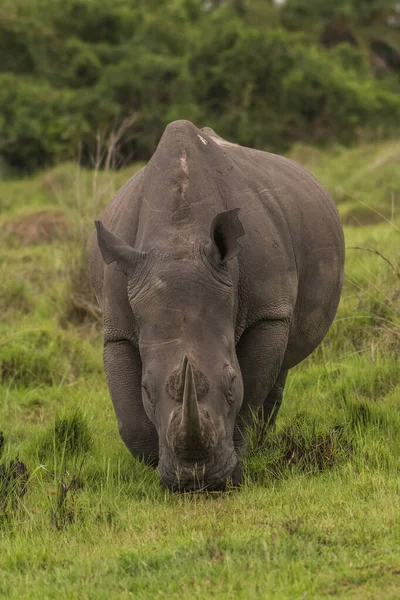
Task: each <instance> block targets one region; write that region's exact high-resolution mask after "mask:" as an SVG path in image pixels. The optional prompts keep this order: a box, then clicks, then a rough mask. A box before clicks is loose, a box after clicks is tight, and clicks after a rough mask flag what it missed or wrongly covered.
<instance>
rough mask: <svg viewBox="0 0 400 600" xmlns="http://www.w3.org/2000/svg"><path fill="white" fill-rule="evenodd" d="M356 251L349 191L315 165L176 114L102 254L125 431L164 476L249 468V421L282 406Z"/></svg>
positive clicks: (217, 475) (100, 227) (98, 262)
mask: <svg viewBox="0 0 400 600" xmlns="http://www.w3.org/2000/svg"><path fill="white" fill-rule="evenodd" d="M343 264H344V241H343V232H342V227H341V224H340V221H339V217H338V214H337V210H336V207H335V205H334V202H333V200H332V198H331V197H330V196H329V194H328V193H327V192H326V190H325V189H324V188H323V187H322V186H321V184H319V182H318V181H317V180H316V179H315V178H314V177H313V176H312V175H311V174H309V173H308V172H307V171H306V170H305V169H303V168H302V167H300V166H299V165H298V164H296V163H295V162H293V161H291V160H289V159H287V158H284V157H281V156H277V155H274V154H269V153H267V152H262V151H259V150H252V149H249V148H244V147H241V146H238V145H236V144H231V143H230V142H227V141H226V140H223V139H222V138H220V137H219V136H218V135H217V134H216V133H215V132H214V131H213V130H212V129H210V128H204V129H198V128H197V127H195V126H194V125H193V124H192V123H190V122H188V121H176V122H173V123H171V124H170V125H168V127H167V128H166V130H165V132H164V134H163V136H162V138H161V140H160V142H159V145H158V147H157V149H156V151H155V153H154V155H153V156H152V158H151V160H150V161H149V163H148V164H147V166H146V167H144V168H143V169H141V170H140V171H139V172H137V173H136V174H135V175H134V176H133V177H132V178H131V179H130V180H129V181H128V182H127V183H126V184H125V185H124V186H123V187H122V188H121V189H120V190H119V192H118V193H117V194H116V196H115V197H114V198H113V199H112V201H111V202H110V204H109V205H108V206H107V207H106V209H105V210H104V212H103V214H102V215H101V217H100V221H97V222H96V232H95V234H94V236H93V240H92V249H91V258H90V268H91V278H92V282H93V286H94V289H95V292H96V296H97V299H98V302H99V304H100V306H101V308H102V311H103V316H104V365H105V371H106V376H107V382H108V386H109V390H110V395H111V398H112V401H113V404H114V408H115V412H116V416H117V421H118V427H119V431H120V434H121V436H122V439H123V441H124V442H125V444H126V446H127V447H128V449H129V450H130V451H131V453H132V454H133V455H134V456H136V457H139V458H142V459H143V460H145V461H146V462H147V463H149V464H153V465H157V466H158V472H159V475H160V480H161V482H162V483H163V484H164V485H166V486H167V487H169V488H171V489H177V490H181V491H186V490H193V489H207V490H214V489H224V487H225V486H226V484H227V482H233V483H234V484H235V483H239V482H240V479H241V463H240V456H241V455H242V454H243V453H244V452H245V448H246V432H247V431H248V427H249V425H251V424H252V423H253V420H254V415H259V419H261V420H266V421H268V423H270V424H272V423H273V422H274V420H275V418H276V415H277V413H278V410H279V407H280V404H281V402H282V395H283V389H284V385H285V381H286V376H287V373H288V370H289V369H290V368H291V367H293V366H295V365H296V364H298V363H299V362H300V361H302V360H304V359H305V358H306V357H307V356H308V355H309V354H310V353H311V352H312V351H313V350H314V349H315V348H316V347H317V346H318V345H319V344H320V342H321V341H322V339H323V338H324V336H325V334H326V333H327V331H328V329H329V327H330V325H331V323H332V321H333V319H334V317H335V314H336V310H337V306H338V302H339V298H340V292H341V287H342V281H343Z"/></svg>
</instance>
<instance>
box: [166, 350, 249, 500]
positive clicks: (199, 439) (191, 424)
mask: <svg viewBox="0 0 400 600" xmlns="http://www.w3.org/2000/svg"><path fill="white" fill-rule="evenodd" d="M182 374H183V376H184V386H183V397H182V406H180V407H178V408H177V409H176V410H175V411H174V412H173V414H172V416H171V419H170V423H169V427H168V431H167V445H166V447H165V448H164V449H163V450H162V451H161V453H160V463H159V467H158V471H159V474H160V478H161V482H162V484H164V485H165V486H167V487H169V488H171V489H176V490H180V491H192V490H195V489H197V490H199V489H204V490H215V489H224V488H225V486H226V483H227V481H232V483H233V484H237V483H239V481H240V479H241V465H240V463H239V460H238V457H237V455H236V453H235V451H234V448H233V444H232V443H229V444H228V443H227V442H226V441H224V440H220V439H219V436H218V432H217V429H216V427H215V425H214V423H213V421H212V419H211V416H210V414H209V412H208V410H207V408H205V407H201V406H200V405H199V402H198V399H197V392H196V383H195V377H194V373H193V368H192V365H191V363H190V361H189V360H188V359H187V358H186V357H185V359H184V364H183V372H182Z"/></svg>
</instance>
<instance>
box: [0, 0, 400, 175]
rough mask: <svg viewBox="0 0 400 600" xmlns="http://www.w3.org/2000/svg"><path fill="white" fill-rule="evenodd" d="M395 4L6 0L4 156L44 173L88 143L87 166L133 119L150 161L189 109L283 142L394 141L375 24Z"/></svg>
mask: <svg viewBox="0 0 400 600" xmlns="http://www.w3.org/2000/svg"><path fill="white" fill-rule="evenodd" d="M391 11H392V12H393V11H394V9H393V10H392V3H391V2H384V1H382V0H363V1H360V0H358V1H357V2H356V1H355V0H351V1H350V0H340V1H338V2H334V3H333V2H331V1H330V0H287V1H286V3H285V4H284V5H282V6H278V5H276V4H274V3H273V2H272V1H271V2H270V1H268V0H247V1H246V0H232V1H225V2H224V1H221V0H219V1H211V0H209V1H206V0H168V1H166V0H102V1H101V2H99V1H98V0H2V3H1V5H0V157H1V159H2V161H3V163H4V164H5V165H8V166H9V167H13V168H18V169H22V170H32V169H35V168H37V167H41V166H43V165H46V164H49V163H52V162H55V161H58V160H62V159H66V158H72V157H75V156H76V155H77V153H78V151H80V156H81V159H82V160H83V162H86V163H87V162H90V159H91V157H92V156H93V155H94V154H95V152H96V144H98V138H97V137H96V134H98V133H101V135H102V139H104V137H106V136H107V135H109V134H110V132H111V131H112V130H115V129H118V127H119V126H120V124H121V123H122V122H123V120H124V119H126V118H127V117H130V118H132V119H133V120H134V124H133V126H132V127H131V128H129V130H127V131H126V134H125V136H123V139H122V140H121V147H120V160H121V162H126V161H128V160H130V159H131V158H134V159H136V160H138V159H147V158H148V157H149V155H150V154H151V153H152V151H153V150H154V148H155V145H156V143H157V141H158V139H159V137H160V135H161V133H162V130H163V128H164V127H165V125H166V123H167V122H169V121H171V120H173V119H177V118H188V119H190V120H193V121H194V122H195V123H196V124H198V125H199V126H203V125H206V124H207V125H210V126H212V127H215V128H216V129H217V130H218V132H219V133H220V134H221V135H222V136H225V137H227V138H231V139H233V140H235V141H237V142H239V143H242V144H247V145H254V146H258V147H261V148H265V149H272V150H277V151H282V150H286V149H287V148H288V147H289V146H290V145H291V144H292V143H293V142H295V141H297V140H302V141H318V142H321V143H324V142H329V141H339V142H341V143H350V142H352V141H354V140H356V139H357V138H359V137H360V134H361V132H362V134H363V135H364V137H365V135H369V136H371V135H372V136H374V137H376V136H380V137H382V136H384V135H387V134H388V133H392V132H393V129H395V128H396V127H397V123H398V122H400V96H399V94H398V91H399V88H400V86H399V77H398V74H397V72H396V70H395V69H392V68H386V67H387V65H386V63H385V62H384V61H383V63H382V60H381V63H379V65H380V69H377V68H375V67H376V65H375V67H374V65H373V64H372V63H371V45H370V43H371V40H370V37H371V33H370V32H371V27H373V25H374V24H376V25H377V26H378V25H379V26H380V27H381V29H382V31H383V32H384V30H385V26H386V27H387V25H385V24H386V21H385V19H387V15H389V13H390V12H391ZM338 18H339V22H338V21H337V19H338ZM338 23H339V25H338ZM329 27H330V28H331V29H332V28H333V38H334V39H333V42H332V34H330V33H329V32H330V31H331V29H329ZM326 28H328V29H326ZM324 31H325V32H326V31H328V33H327V34H326V35H325V38H326V39H328V38H329V43H327V41H326V39H325V38H324V35H323V34H324ZM327 36H328V37H327ZM335 36H336V37H335ZM375 37H376V36H375ZM337 42H343V43H337ZM375 43H376V40H375ZM389 48H390V46H389ZM392 53H394V56H397V54H396V53H397V50H396V49H395V48H394V49H393V48H392ZM399 61H400V58H399ZM389 62H390V61H389ZM392 62H393V61H392ZM382 64H383V67H382ZM393 64H396V61H395V62H394V63H393ZM389 67H390V65H389Z"/></svg>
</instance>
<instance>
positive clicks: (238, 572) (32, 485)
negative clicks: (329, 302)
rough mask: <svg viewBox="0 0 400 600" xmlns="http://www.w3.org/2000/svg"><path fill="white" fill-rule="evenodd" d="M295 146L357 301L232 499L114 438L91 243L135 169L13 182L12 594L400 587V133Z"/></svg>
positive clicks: (5, 344)
mask: <svg viewBox="0 0 400 600" xmlns="http://www.w3.org/2000/svg"><path fill="white" fill-rule="evenodd" d="M293 156H294V157H295V158H296V159H297V160H298V161H299V162H302V163H304V164H305V165H306V166H307V167H308V168H309V169H310V170H312V171H313V172H314V173H315V174H316V175H317V176H318V177H319V178H320V179H321V180H322V181H323V182H324V183H325V184H326V185H327V186H328V187H329V189H330V190H331V192H332V193H333V194H334V196H335V199H336V200H337V202H338V206H339V209H340V212H341V215H342V217H343V220H344V222H345V223H346V228H345V234H346V243H347V246H348V250H347V266H346V282H345V287H344V291H343V298H342V302H341V306H340V310H339V313H338V316H337V320H336V322H335V324H334V326H333V327H332V329H331V331H330V333H329V335H328V336H327V338H326V340H325V341H324V343H323V344H322V346H321V347H320V348H319V349H318V350H317V351H316V352H315V353H314V354H313V355H312V356H311V357H310V358H309V359H308V360H307V361H305V362H304V363H303V364H301V365H300V366H299V367H298V368H296V369H294V370H293V371H292V372H291V374H290V376H289V379H288V384H287V389H286V396H285V399H284V404H283V408H282V410H281V413H280V415H279V419H278V427H277V431H276V433H274V434H273V435H272V434H269V435H266V436H265V437H264V439H262V440H258V443H256V442H257V440H254V443H253V444H252V447H253V449H252V452H251V455H250V456H249V458H248V460H247V461H246V465H245V484H244V485H243V486H242V487H241V488H240V489H237V490H231V491H229V492H227V493H224V494H209V495H204V494H203V495H202V494H190V495H189V494H188V495H181V496H179V495H176V494H171V493H169V492H166V491H164V490H161V489H160V488H159V486H158V481H157V476H156V474H155V472H154V471H152V470H151V469H150V468H147V467H145V466H143V465H142V464H140V463H139V462H137V461H134V460H133V459H132V458H131V457H130V455H129V453H128V452H127V450H126V449H125V447H124V445H123V443H122V442H121V441H120V439H119V437H118V433H117V426H116V420H115V418H114V414H113V410H112V406H111V401H110V399H109V396H108V392H107V387H106V383H105V377H104V373H103V368H102V356H101V354H102V351H101V348H102V341H101V323H100V318H99V313H98V310H97V308H96V306H95V304H94V300H93V296H92V293H91V290H90V285H89V283H88V279H87V271H86V258H87V249H86V244H85V240H86V235H87V232H88V230H89V229H90V227H91V226H90V225H89V223H90V222H91V220H92V218H93V216H95V215H98V214H99V211H100V208H101V207H102V206H103V205H105V204H106V203H107V202H108V200H109V197H110V196H111V194H112V192H113V190H115V189H117V188H118V187H119V185H120V184H121V183H122V182H124V181H125V180H126V179H127V178H128V176H129V175H130V174H131V173H132V168H129V169H126V170H124V171H121V172H119V173H118V174H110V173H108V174H99V173H97V174H96V173H90V172H86V171H82V170H79V169H77V168H76V167H75V166H74V165H68V164H67V165H61V166H59V167H57V168H55V169H53V170H52V171H49V172H46V173H43V174H40V175H38V176H36V177H34V178H31V179H26V180H20V181H10V180H3V181H1V182H0V209H1V210H0V214H1V218H0V219H1V220H0V261H1V262H0V277H1V294H0V383H1V386H0V431H1V432H2V435H0V446H1V448H0V454H1V456H0V597H5V598H20V599H22V598H29V599H36V598H37V599H39V598H40V599H43V598H55V597H57V598H65V599H67V598H68V599H69V598H93V599H94V598H96V599H102V598H104V599H109V598H138V599H154V598H171V599H173V598H179V599H180V600H182V599H183V598H193V599H196V598H198V599H200V598H201V599H205V598H211V597H213V598H217V599H230V598H250V599H252V598H263V599H264V598H265V599H268V598H279V599H285V598H290V599H292V598H302V599H303V598H307V599H310V598H325V597H326V598H327V597H336V598H360V599H363V600H364V599H366V598H385V599H389V598H393V599H395V598H396V599H397V598H399V595H400V592H399V590H400V511H399V505H400V363H399V354H400V275H399V270H398V268H399V255H400V253H399V249H400V229H399V227H400V219H399V216H400V215H399V214H398V213H399V210H400V170H399V168H398V164H399V158H400V142H390V143H386V144H381V145H374V146H363V147H360V148H357V149H353V150H341V149H337V150H336V151H331V152H330V153H328V154H324V153H323V152H320V151H317V150H314V149H312V148H306V147H297V148H295V149H294V151H293ZM353 247H355V248H353ZM371 250H373V251H376V252H378V253H379V254H378V253H376V252H373V251H371Z"/></svg>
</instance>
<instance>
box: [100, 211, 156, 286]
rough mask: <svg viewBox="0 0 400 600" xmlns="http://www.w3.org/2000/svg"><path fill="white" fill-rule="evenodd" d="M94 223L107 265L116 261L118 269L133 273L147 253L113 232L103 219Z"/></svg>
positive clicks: (127, 273)
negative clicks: (130, 244)
mask: <svg viewBox="0 0 400 600" xmlns="http://www.w3.org/2000/svg"><path fill="white" fill-rule="evenodd" d="M94 224H95V225H96V230H97V241H98V244H99V248H100V250H101V253H102V255H103V259H104V262H105V263H106V265H109V264H110V263H112V262H116V265H115V270H116V271H121V272H122V273H125V275H129V274H130V273H132V271H133V270H134V269H135V266H136V265H137V263H138V261H141V260H143V259H144V258H145V257H146V254H145V253H144V252H137V251H136V250H135V249H134V248H132V247H131V246H129V244H127V243H126V242H124V241H123V240H121V238H119V237H117V236H116V235H114V234H113V233H111V231H109V230H108V229H107V228H106V227H104V225H103V223H102V222H101V221H95V222H94Z"/></svg>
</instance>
